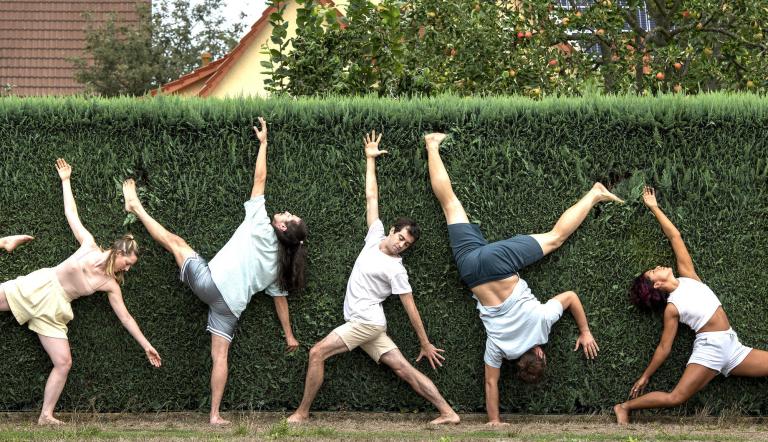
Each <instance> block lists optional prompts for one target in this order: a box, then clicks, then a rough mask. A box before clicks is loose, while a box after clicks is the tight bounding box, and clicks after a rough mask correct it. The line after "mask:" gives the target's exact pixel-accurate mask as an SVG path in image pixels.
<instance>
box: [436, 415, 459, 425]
mask: <svg viewBox="0 0 768 442" xmlns="http://www.w3.org/2000/svg"><path fill="white" fill-rule="evenodd" d="M459 422H461V418H460V417H459V415H458V414H456V413H455V412H451V414H448V415H445V416H443V415H440V417H438V418H437V419H434V420H432V421H431V422H430V424H432V425H446V424H448V425H456V424H458V423H459Z"/></svg>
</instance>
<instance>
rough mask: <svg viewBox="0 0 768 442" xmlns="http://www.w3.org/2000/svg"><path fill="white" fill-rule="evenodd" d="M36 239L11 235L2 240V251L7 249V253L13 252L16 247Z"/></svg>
mask: <svg viewBox="0 0 768 442" xmlns="http://www.w3.org/2000/svg"><path fill="white" fill-rule="evenodd" d="M33 239H35V238H34V237H31V236H29V235H11V236H5V237H2V238H0V249H5V251H6V252H8V253H10V252H13V250H14V249H16V247H18V246H20V245H22V244H24V243H25V242H29V241H32V240H33Z"/></svg>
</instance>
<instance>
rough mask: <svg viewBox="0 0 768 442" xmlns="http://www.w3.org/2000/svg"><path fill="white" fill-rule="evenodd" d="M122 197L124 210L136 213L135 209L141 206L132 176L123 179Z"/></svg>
mask: <svg viewBox="0 0 768 442" xmlns="http://www.w3.org/2000/svg"><path fill="white" fill-rule="evenodd" d="M123 199H124V200H125V211H126V212H129V213H134V214H135V213H136V209H138V208H139V207H141V201H139V196H138V195H137V194H136V181H134V180H133V178H128V179H127V180H125V181H123Z"/></svg>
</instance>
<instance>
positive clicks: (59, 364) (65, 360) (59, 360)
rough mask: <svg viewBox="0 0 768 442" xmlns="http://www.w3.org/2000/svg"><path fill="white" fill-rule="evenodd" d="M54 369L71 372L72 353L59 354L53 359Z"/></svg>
mask: <svg viewBox="0 0 768 442" xmlns="http://www.w3.org/2000/svg"><path fill="white" fill-rule="evenodd" d="M53 369H54V370H56V371H59V372H62V373H69V370H71V369H72V355H66V356H59V357H56V358H55V359H53Z"/></svg>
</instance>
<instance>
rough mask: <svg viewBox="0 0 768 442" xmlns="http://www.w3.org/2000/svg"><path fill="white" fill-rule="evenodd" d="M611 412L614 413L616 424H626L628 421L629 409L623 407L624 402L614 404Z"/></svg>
mask: <svg viewBox="0 0 768 442" xmlns="http://www.w3.org/2000/svg"><path fill="white" fill-rule="evenodd" d="M613 413H614V414H616V423H617V424H619V425H627V424H628V423H629V411H628V410H626V409H625V408H624V404H616V405H614V406H613Z"/></svg>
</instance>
